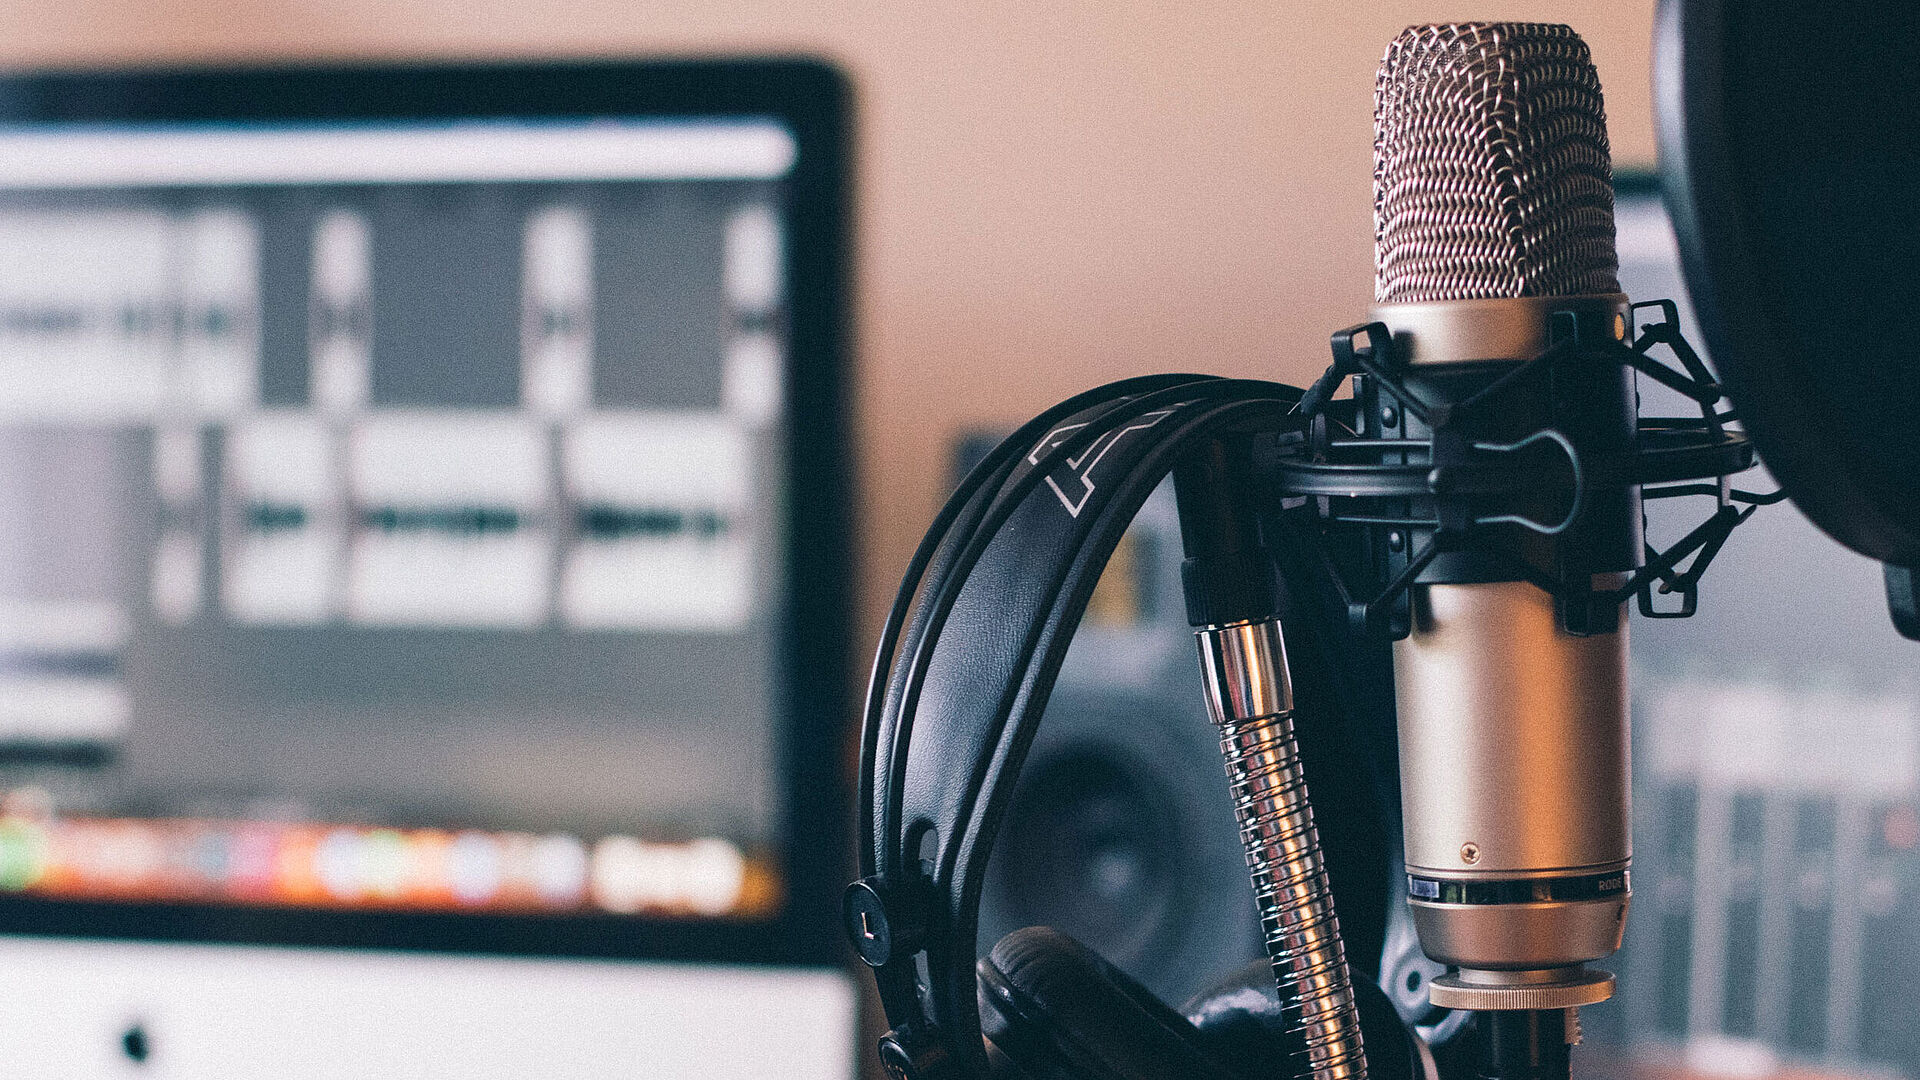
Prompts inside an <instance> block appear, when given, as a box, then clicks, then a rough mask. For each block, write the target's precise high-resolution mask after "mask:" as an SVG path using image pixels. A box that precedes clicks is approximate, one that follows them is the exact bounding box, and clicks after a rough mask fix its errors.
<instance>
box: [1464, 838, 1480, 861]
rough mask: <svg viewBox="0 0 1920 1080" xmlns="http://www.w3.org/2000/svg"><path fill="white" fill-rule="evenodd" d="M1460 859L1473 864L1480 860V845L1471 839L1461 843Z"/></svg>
mask: <svg viewBox="0 0 1920 1080" xmlns="http://www.w3.org/2000/svg"><path fill="white" fill-rule="evenodd" d="M1460 861H1461V862H1463V863H1466V864H1467V865H1468V866H1472V865H1473V864H1474V863H1477V862H1479V861H1480V845H1479V844H1476V843H1474V842H1473V841H1471V840H1469V841H1467V842H1466V843H1464V844H1461V845H1460Z"/></svg>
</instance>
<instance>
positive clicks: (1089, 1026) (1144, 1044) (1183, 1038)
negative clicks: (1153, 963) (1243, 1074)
mask: <svg viewBox="0 0 1920 1080" xmlns="http://www.w3.org/2000/svg"><path fill="white" fill-rule="evenodd" d="M977 970H978V972H979V976H980V978H979V985H980V1022H981V1029H982V1030H983V1031H984V1032H985V1033H986V1036H987V1039H988V1040H989V1042H990V1043H991V1044H992V1046H993V1047H994V1048H996V1049H998V1051H999V1053H1000V1055H1001V1056H1003V1057H1005V1058H1006V1059H1008V1060H1009V1061H1010V1062H1011V1063H1012V1064H1013V1065H1014V1066H1015V1067H1016V1068H1017V1069H1018V1070H1019V1073H1020V1075H1022V1076H1023V1077H1025V1078H1027V1080H1096V1078H1097V1080H1240V1078H1238V1077H1237V1076H1236V1074H1235V1073H1233V1072H1231V1071H1229V1070H1228V1069H1227V1068H1225V1067H1224V1066H1222V1065H1221V1064H1220V1063H1219V1062H1217V1061H1215V1060H1214V1059H1213V1057H1212V1056H1211V1055H1210V1054H1209V1053H1208V1052H1207V1051H1206V1050H1205V1049H1203V1048H1202V1044H1201V1039H1200V1035H1199V1032H1198V1031H1197V1030H1196V1029H1195V1028H1194V1026H1193V1025H1192V1024H1190V1023H1188V1022H1187V1019H1186V1018H1185V1017H1183V1016H1181V1015H1180V1014H1179V1013H1177V1012H1175V1011H1174V1010H1173V1009H1171V1008H1169V1007H1168V1006H1167V1005H1166V1004H1165V1003H1164V1002H1162V1001H1160V1000H1159V999H1158V998H1156V997H1154V996H1153V995H1152V994H1151V993H1149V992H1148V991H1147V989H1146V988H1145V987H1143V986H1141V985H1140V984H1139V983H1138V982H1136V981H1134V979H1133V978H1131V977H1130V976H1128V975H1127V974H1126V973H1125V972H1123V971H1121V970H1120V969H1118V968H1116V967H1114V966H1113V965H1112V964H1109V963H1107V962H1106V961H1105V960H1103V959H1101V958H1100V956H1099V955H1098V954H1097V953H1095V952H1094V951H1093V950H1092V949H1089V948H1087V947H1086V946H1085V945H1082V944H1080V943H1079V942H1078V941H1075V940H1074V939H1072V938H1070V937H1068V936H1067V935H1065V934H1063V933H1061V932H1059V931H1058V930H1055V929H1053V928H1051V927H1046V926H1032V927H1028V928H1027V929H1025V930H1016V931H1014V932H1013V933H1011V934H1008V935H1007V936H1006V937H1004V938H1002V939H1000V943H999V944H997V945H995V946H994V947H993V951H992V952H991V953H989V954H988V955H987V956H986V957H985V958H984V959H982V960H981V961H980V962H979V964H978V966H977Z"/></svg>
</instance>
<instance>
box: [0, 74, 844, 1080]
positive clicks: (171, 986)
mask: <svg viewBox="0 0 1920 1080" xmlns="http://www.w3.org/2000/svg"><path fill="white" fill-rule="evenodd" d="M846 125H847V93H846V89H845V87H844V85H843V83H842V81H841V80H840V79H839V78H838V77H837V76H836V75H835V74H834V72H833V71H832V70H831V69H829V68H827V67H825V66H823V65H819V64H815V63H811V62H805V61H741V62H727V61H701V62H658V63H621V64H577V65H561V64H539V65H519V66H466V67H443V68H410V69H397V68H382V67H369V68H352V69H298V70H253V71H232V70H222V71H198V72H185V71H183V72H145V73H64V74H33V75H23V76H14V77H8V78H4V79H0V793H4V794H0V1002H6V1003H8V1004H5V1005H0V1053H4V1054H5V1055H6V1056H7V1057H8V1059H9V1060H10V1061H12V1062H16V1063H20V1064H21V1065H22V1067H24V1068H26V1069H27V1070H28V1071H29V1072H31V1073H34V1074H46V1075H62V1076H79V1075H118V1074H119V1073H120V1072H121V1071H122V1070H123V1069H124V1068H125V1067H127V1066H129V1065H136V1064H137V1065H139V1066H140V1067H142V1068H145V1069H149V1070H151V1071H153V1072H154V1074H155V1075H213V1074H222V1075H242V1074H266V1073H269V1072H271V1073H272V1074H273V1075H277V1076H283V1077H286V1076H296V1075H309V1074H311V1075H320V1074H325V1075H340V1074H341V1073H342V1071H345V1072H348V1073H355V1074H360V1073H373V1072H381V1073H389V1074H391V1073H395V1072H399V1073H408V1074H415V1075H452V1074H463V1075H475V1076H479V1075H503V1076H505V1075H515V1076H520V1075H544V1076H551V1075H561V1074H568V1073H574V1074H581V1075H587V1074H592V1075H603V1074H606V1073H610V1072H615V1071H618V1072H622V1073H627V1074H640V1075H649V1076H681V1075H685V1076H694V1075H699V1076H703V1077H711V1076H733V1075H739V1076H774V1075H778V1076H782V1077H800V1076H807V1077H811V1076H820V1077H826V1076H844V1075H847V1074H848V1073H849V1072H850V1071H851V1069H852V1065H853V1060H854V1052H853V1041H854V1040H853V1036H854V1020H853V1012H854V996H853V990H852V987H851V984H850V982H849V981H848V980H847V979H846V978H845V976H844V975H843V974H842V973H840V972H839V971H838V970H837V969H836V967H835V964H836V963H837V960H838V954H837V953H836V951H835V944H834V942H835V941H836V940H837V937H836V935H835V934H834V932H833V925H834V919H833V914H832V912H833V907H834V903H835V898H836V897H837V893H838V885H839V883H840V881H841V880H842V878H843V876H844V868H843V867H842V865H841V864H842V862H843V861H844V855H843V851H844V847H845V839H844V837H845V829H846V798H845V795H844V792H843V791H842V784H841V776H840V769H839V762H840V757H841V753H840V751H841V747H842V746H843V745H844V739H843V738H842V734H843V731H844V727H843V724H844V719H845V716H846V713H847V704H848V699H847V694H846V690H847V681H848V680H847V675H848V670H849V669H848V657H849V653H848V649H847V644H848V641H847V633H846V630H847V619H848V596H849V592H850V584H849V579H848V574H847V565H846V560H847V547H848V545H847V524H846V498H845V490H844V482H845V481H844V477H845V470H844V468H843V466H844V445H843V444H844V437H843V428H842V425H843V418H844V415H845V407H844V406H845V401H844V396H843V348H844V343H845V326H844V323H845V311H846V309H845V289H844V286H845V280H846V279H845V272H844V253H845V246H846V242H845V230H846V215H845V204H846V198H847V181H846V172H847V152H846V142H847V139H846V136H847V128H846ZM342 1062H350V1063H351V1064H350V1065H348V1066H346V1067H345V1068H344V1070H343V1068H342Z"/></svg>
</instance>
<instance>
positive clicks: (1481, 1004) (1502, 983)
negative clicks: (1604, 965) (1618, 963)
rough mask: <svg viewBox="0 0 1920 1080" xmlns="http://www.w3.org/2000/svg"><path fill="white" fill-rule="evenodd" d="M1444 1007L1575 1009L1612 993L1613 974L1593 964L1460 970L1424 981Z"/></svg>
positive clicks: (1473, 1009) (1481, 1010)
mask: <svg viewBox="0 0 1920 1080" xmlns="http://www.w3.org/2000/svg"><path fill="white" fill-rule="evenodd" d="M1427 986H1428V991H1427V992H1428V994H1429V995H1430V996H1431V997H1432V999H1433V1003H1434V1004H1435V1005H1438V1006H1440V1007H1441V1008H1443V1009H1470V1010H1472V1011H1474V1012H1514V1011H1518V1010H1528V1011H1533V1012H1538V1011H1542V1010H1546V1009H1577V1008H1579V1007H1580V1006H1582V1005H1598V1004H1599V1003H1600V1002H1602V1001H1605V1000H1607V999H1608V998H1610V997H1612V996H1613V976H1612V975H1610V974H1608V973H1607V972H1604V971H1595V970H1593V969H1592V968H1583V967H1574V968H1561V969H1558V970H1551V971H1494V972H1486V971H1461V972H1459V973H1458V974H1454V975H1442V976H1440V977H1439V978H1437V979H1435V980H1433V981H1432V982H1431V983H1428V984H1427Z"/></svg>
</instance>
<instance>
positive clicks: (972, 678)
mask: <svg viewBox="0 0 1920 1080" xmlns="http://www.w3.org/2000/svg"><path fill="white" fill-rule="evenodd" d="M1299 397H1300V392H1299V391H1298V390H1295V389H1293V388H1291V387H1286V386H1281V385H1278V384H1274V383H1265V382H1253V381H1242V380H1230V379H1220V378H1213V377H1206V376H1192V375H1170V376H1153V377H1149V378H1145V379H1134V380H1128V381H1125V382H1121V383H1115V384H1112V385H1110V386H1107V387H1102V388H1101V389H1099V390H1095V391H1091V392H1089V393H1087V394H1083V395H1081V396H1079V397H1077V398H1074V399H1070V400H1069V401H1067V402H1063V403H1062V404H1061V405H1059V406H1056V407H1055V408H1054V409H1051V410H1049V411H1048V412H1046V413H1043V414H1042V415H1041V416H1039V417H1037V418H1036V419H1035V420H1033V421H1032V422H1030V423H1029V424H1027V425H1025V426H1023V427H1022V428H1021V429H1020V430H1019V431H1017V432H1016V433H1015V434H1014V435H1012V436H1011V437H1009V438H1008V439H1007V440H1006V441H1005V442H1003V443H1002V444H1001V445H1000V446H999V447H997V448H996V449H995V450H994V451H993V453H992V454H990V455H989V456H988V457H987V459H986V460H985V461H983V462H982V463H981V464H980V466H978V467H977V468H976V469H975V470H974V471H973V473H972V474H970V475H969V476H968V478H967V479H966V481H964V482H963V483H962V485H961V487H960V489H959V490H958V491H956V492H955V494H954V495H953V497H952V498H951V499H950V500H949V501H948V503H947V505H946V507H945V508H944V509H943V510H942V511H941V513H940V516H939V517H938V518H937V519H936V520H935V524H934V527H933V530H932V531H930V532H929V534H928V536H927V538H926V539H925V540H924V541H922V544H921V547H920V550H919V551H918V552H917V553H916V554H915V557H914V560H913V562H912V564H911V565H910V567H909V570H908V573H907V576H906V580H905V581H904V582H903V584H902V586H901V593H900V596H899V598H898V599H897V600H896V602H895V604H894V610H893V612H892V613H891V614H890V616H889V618H888V621H887V625H886V628H885V630H884V631H883V633H882V638H881V643H880V647H879V650H878V654H877V656H876V659H875V667H874V676H873V679H874V681H873V684H872V685H871V686H870V687H869V692H868V699H867V717H866V729H865V732H864V736H863V740H864V741H863V745H862V755H861V758H862V759H861V793H860V794H861V799H860V825H861V852H860V860H861V873H862V875H863V877H862V880H860V881H858V882H855V883H854V885H853V886H852V887H850V888H849V890H848V892H847V895H846V901H845V905H844V908H843V913H844V916H845V921H846V931H847V934H848V937H849V939H850V940H851V941H852V942H853V945H854V948H855V949H856V951H858V952H859V954H860V956H861V958H862V959H863V960H864V961H865V962H866V963H868V964H869V965H870V966H872V967H874V968H875V969H876V975H877V980H878V983H879V987H880V993H881V1001H882V1004H883V1006H884V1007H885V1009H886V1013H887V1018H888V1021H889V1023H890V1024H891V1025H892V1028H893V1030H892V1031H891V1032H890V1033H889V1035H888V1037H887V1039H886V1040H884V1041H883V1043H882V1060H883V1061H884V1062H885V1063H886V1064H887V1065H888V1067H889V1070H890V1071H892V1072H895V1073H896V1075H906V1074H910V1075H912V1076H914V1077H918V1078H922V1080H926V1078H931V1077H938V1076H980V1075H985V1072H986V1055H985V1050H984V1047H983V1044H982V1041H981V1036H980V1017H979V1011H978V1006H977V1003H976V993H977V985H976V976H975V974H974V961H975V957H976V955H977V953H978V942H977V919H978V912H979V903H980V890H981V882H982V880H983V878H984V875H985V871H986V867H987V860H988V856H989V854H990V853H991V850H992V846H993V841H994V838H995V835H996V833H997V832H998V829H999V825H1000V821H1001V818H1002V816H1003V815H1004V812H1005V810H1006V804H1007V801H1008V799H1009V797H1010V796H1011V794H1012V791H1013V787H1014V780H1015V779H1016V778H1017V776H1018V773H1019V770H1020V766H1021V764H1022V762H1023V761H1024V759H1025V757H1026V753H1027V748H1028V747H1029V746H1030V745H1031V743H1032V741H1033V735H1034V732H1035V729H1036V727H1037V725H1038V722H1039V719H1040V716H1041V713H1042V712H1043V710H1044V709H1045V706H1046V701H1047V697H1048V695H1049V694H1050V693H1051V691H1052V688H1053V682H1054V678H1055V677H1056V676H1057V675H1058V673H1059V670H1060V665H1061V663H1062V661H1063V660H1064V659H1065V657H1066V652H1067V647H1068V645H1069V644H1070V642H1071V640H1072V637H1073V632H1074V629H1075V628H1076V627H1077V626H1078V624H1079V621H1080V617H1081V615H1082V613H1083V612H1084V611H1085V609H1086V605H1087V601H1088V598H1089V597H1090V596H1091V595H1092V592H1093V588H1094V585H1095V584H1096V583H1097V581H1098V579H1099V577H1100V572H1101V570H1102V569H1103V568H1104V567H1105V565H1106V562H1107V559H1108V557H1109V556H1110V555H1111V554H1112V552H1113V549H1114V547H1115V545H1116V544H1118V543H1119V540H1120V537H1121V535H1122V534H1123V533H1124V532H1125V531H1126V528H1127V525H1128V524H1129V523H1130V522H1131V521H1132V519H1133V517H1134V515H1135V514H1136V513H1137V512H1138V511H1139V508H1140V506H1141V504H1142V503H1143V502H1144V501H1145V500H1146V498H1147V496H1148V495H1150V494H1151V493H1152V491H1153V489H1154V488H1155V487H1156V486H1157V485H1158V484H1159V483H1160V482H1161V481H1162V480H1163V479H1164V478H1165V477H1166V476H1167V474H1168V473H1169V472H1170V471H1171V470H1172V468H1173V466H1174V464H1175V463H1176V462H1177V461H1179V460H1180V459H1181V458H1183V457H1184V456H1186V455H1187V454H1189V453H1190V452H1192V451H1193V450H1195V449H1197V448H1198V447H1200V446H1201V445H1202V444H1204V443H1206V442H1208V441H1209V440H1213V439H1218V438H1220V437H1222V436H1224V435H1227V434H1229V433H1244V432H1250V431H1256V430H1259V431H1279V430H1283V429H1286V428H1288V427H1290V426H1295V425H1296V421H1294V420H1292V419H1290V418H1289V413H1290V411H1291V410H1292V408H1293V407H1294V405H1295V404H1296V403H1297V402H1298V400H1299ZM949 630H951V631H953V632H952V633H948V631H949ZM923 971H924V975H923Z"/></svg>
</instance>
